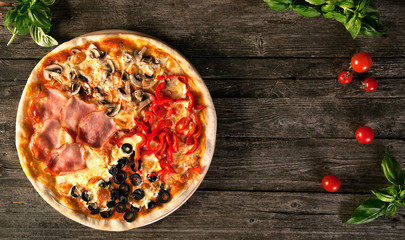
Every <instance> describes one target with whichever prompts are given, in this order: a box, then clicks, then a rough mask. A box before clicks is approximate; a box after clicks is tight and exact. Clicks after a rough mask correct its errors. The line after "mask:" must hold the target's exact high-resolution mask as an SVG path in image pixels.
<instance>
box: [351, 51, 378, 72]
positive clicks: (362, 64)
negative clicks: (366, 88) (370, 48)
mask: <svg viewBox="0 0 405 240" xmlns="http://www.w3.org/2000/svg"><path fill="white" fill-rule="evenodd" d="M351 63H352V68H353V70H354V71H355V72H358V73H364V72H366V71H368V70H369V69H370V67H371V65H373V60H372V59H371V57H370V55H369V54H368V53H365V52H359V53H356V54H354V55H353V57H352V61H351Z"/></svg>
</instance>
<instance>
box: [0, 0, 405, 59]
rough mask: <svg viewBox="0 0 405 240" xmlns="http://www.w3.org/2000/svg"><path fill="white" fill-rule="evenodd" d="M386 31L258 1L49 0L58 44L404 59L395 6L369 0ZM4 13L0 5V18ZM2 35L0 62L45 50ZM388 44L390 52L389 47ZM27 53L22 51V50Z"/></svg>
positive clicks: (225, 54) (194, 52)
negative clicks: (115, 42) (362, 30)
mask: <svg viewBox="0 0 405 240" xmlns="http://www.w3.org/2000/svg"><path fill="white" fill-rule="evenodd" d="M374 5H375V6H376V7H377V9H378V10H379V11H380V13H381V16H382V20H383V23H384V25H385V26H386V29H388V31H389V34H388V36H386V37H383V38H377V39H376V38H369V37H362V36H361V37H358V38H357V39H356V40H353V39H352V38H351V37H350V35H349V33H348V32H347V31H346V30H345V29H344V27H343V26H342V25H341V24H340V23H338V22H335V21H331V20H329V19H325V18H322V17H319V18H312V19H309V18H304V17H302V16H301V15H298V14H297V13H295V12H292V11H289V12H276V11H274V10H272V9H270V8H269V7H268V6H267V5H266V4H265V3H264V2H263V1H253V2H252V1H244V0H237V1H235V0H226V1H224V0H213V1H197V0H193V1H177V0H170V1H165V4H156V3H154V2H151V1H146V0H143V1H136V2H133V1H130V0H122V1H113V2H111V1H96V2H94V1H93V2H88V1H79V0H75V1H69V2H67V1H57V2H56V3H55V5H53V6H52V7H51V9H52V11H53V14H54V15H53V22H52V23H53V26H52V31H51V35H52V36H54V37H56V39H57V40H58V41H59V42H64V41H67V40H70V39H72V38H74V37H76V36H79V35H82V34H85V33H88V32H91V31H95V30H102V29H131V30H137V31H140V32H144V33H148V34H151V35H154V36H156V37H158V38H161V39H162V40H164V41H167V42H168V43H170V44H172V45H173V46H174V47H175V48H177V49H179V50H180V51H181V52H182V53H184V54H185V55H186V56H189V57H192V56H198V57H200V56H210V57H217V56H223V57H230V56H237V57H242V56H244V57H247V56H254V57H257V56H291V57H296V56H301V57H325V56H328V57H332V56H334V57H337V56H340V57H347V56H350V55H352V54H353V53H354V52H356V51H358V50H360V49H361V50H363V51H367V52H370V53H373V56H384V57H385V56H390V57H391V56H402V57H403V56H405V47H404V45H403V44H401V43H403V42H404V33H405V30H404V28H403V25H404V24H405V18H404V17H403V16H404V15H403V12H405V5H404V4H403V3H402V2H401V1H391V2H390V3H389V4H386V3H385V2H384V1H383V0H376V1H374ZM8 9H9V8H6V7H2V8H1V9H0V10H1V13H3V14H5V13H6V11H7V10H8ZM9 38H10V34H9V32H8V31H7V29H5V28H0V58H27V57H31V58H33V57H34V58H36V57H38V56H43V55H45V53H46V52H48V51H49V49H46V48H41V47H38V46H36V45H35V43H34V42H32V40H31V39H30V37H29V36H25V37H20V36H19V37H18V38H17V39H16V40H15V43H13V45H12V46H11V47H6V43H7V41H8V39H9ZM393 46H395V47H393ZM27 49H30V50H29V51H28V50H27Z"/></svg>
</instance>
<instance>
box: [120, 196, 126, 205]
mask: <svg viewBox="0 0 405 240" xmlns="http://www.w3.org/2000/svg"><path fill="white" fill-rule="evenodd" d="M120 202H122V203H124V204H126V203H127V202H128V197H127V196H120Z"/></svg>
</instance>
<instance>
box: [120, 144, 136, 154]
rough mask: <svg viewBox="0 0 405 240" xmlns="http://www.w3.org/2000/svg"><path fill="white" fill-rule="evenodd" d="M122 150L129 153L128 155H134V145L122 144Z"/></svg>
mask: <svg viewBox="0 0 405 240" xmlns="http://www.w3.org/2000/svg"><path fill="white" fill-rule="evenodd" d="M121 149H122V151H123V152H124V153H127V154H130V153H132V150H133V148H132V145H131V144H129V143H124V144H122V146H121Z"/></svg>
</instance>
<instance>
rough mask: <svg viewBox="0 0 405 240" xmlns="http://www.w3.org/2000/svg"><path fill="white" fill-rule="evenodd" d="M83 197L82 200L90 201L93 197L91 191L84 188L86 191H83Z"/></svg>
mask: <svg viewBox="0 0 405 240" xmlns="http://www.w3.org/2000/svg"><path fill="white" fill-rule="evenodd" d="M81 197H82V200H83V201H85V202H89V201H91V199H92V197H91V195H90V193H89V191H87V190H84V191H83V192H82V195H81Z"/></svg>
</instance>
